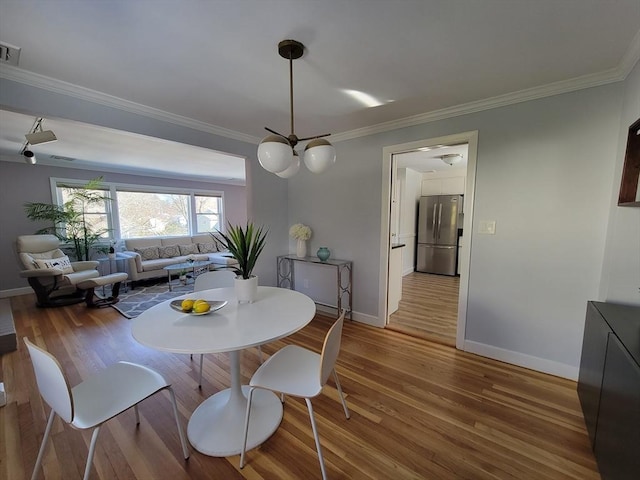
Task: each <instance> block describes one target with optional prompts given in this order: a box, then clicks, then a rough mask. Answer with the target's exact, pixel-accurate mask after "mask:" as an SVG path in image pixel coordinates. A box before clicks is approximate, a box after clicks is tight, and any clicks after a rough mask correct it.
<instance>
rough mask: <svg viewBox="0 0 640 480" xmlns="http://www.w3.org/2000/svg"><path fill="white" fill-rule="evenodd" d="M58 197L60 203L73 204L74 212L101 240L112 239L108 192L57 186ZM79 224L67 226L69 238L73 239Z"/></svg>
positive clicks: (81, 187) (63, 185) (79, 187)
mask: <svg viewBox="0 0 640 480" xmlns="http://www.w3.org/2000/svg"><path fill="white" fill-rule="evenodd" d="M56 190H57V192H56V193H57V197H58V199H59V202H60V203H63V204H65V203H68V202H72V205H73V210H74V211H75V212H77V214H78V217H79V218H80V219H82V221H83V223H86V224H87V225H90V226H91V229H92V231H93V232H96V233H97V234H98V235H99V236H100V238H104V239H105V240H107V239H109V238H110V237H111V235H110V231H111V225H110V222H109V212H110V209H109V205H108V204H109V196H108V193H109V192H108V191H107V190H87V189H85V188H84V187H83V186H75V185H66V184H61V185H58V186H57V189H56ZM80 225H81V224H80V223H78V222H74V223H69V224H67V225H66V229H67V236H69V237H73V236H75V235H74V232H72V230H73V229H75V228H79V226H80Z"/></svg>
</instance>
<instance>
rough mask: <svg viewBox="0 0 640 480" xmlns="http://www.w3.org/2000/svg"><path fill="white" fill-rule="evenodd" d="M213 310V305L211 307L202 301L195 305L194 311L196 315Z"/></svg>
mask: <svg viewBox="0 0 640 480" xmlns="http://www.w3.org/2000/svg"><path fill="white" fill-rule="evenodd" d="M209 310H211V305H209V304H208V303H207V302H206V301H204V300H201V301H200V302H196V303H194V304H193V311H194V312H195V313H204V312H208V311H209Z"/></svg>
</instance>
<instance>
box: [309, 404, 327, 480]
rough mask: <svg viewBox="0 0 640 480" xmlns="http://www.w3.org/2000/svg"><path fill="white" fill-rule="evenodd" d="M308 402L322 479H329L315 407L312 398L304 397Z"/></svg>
mask: <svg viewBox="0 0 640 480" xmlns="http://www.w3.org/2000/svg"><path fill="white" fill-rule="evenodd" d="M304 401H305V402H307V408H308V409H309V418H310V419H311V429H312V430H313V438H314V439H315V441H316V450H317V451H318V461H319V462H320V470H321V471H322V480H327V472H326V471H325V469H324V457H323V456H322V447H321V446H320V438H319V437H318V429H317V428H316V418H315V416H314V415H313V407H312V406H311V400H310V399H308V398H305V399H304Z"/></svg>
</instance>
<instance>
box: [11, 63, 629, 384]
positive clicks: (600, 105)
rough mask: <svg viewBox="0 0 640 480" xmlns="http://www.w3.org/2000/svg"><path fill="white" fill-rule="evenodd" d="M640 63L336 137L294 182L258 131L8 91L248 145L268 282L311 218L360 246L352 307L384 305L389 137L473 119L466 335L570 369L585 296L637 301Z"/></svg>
mask: <svg viewBox="0 0 640 480" xmlns="http://www.w3.org/2000/svg"><path fill="white" fill-rule="evenodd" d="M638 68H639V67H638V66H636V69H635V71H634V72H633V73H632V75H631V76H630V77H629V79H628V80H627V81H625V82H620V83H617V84H611V85H606V86H602V87H597V88H591V89H587V90H582V91H578V92H573V93H569V94H565V95H558V96H554V97H550V98H545V99H540V100H536V101H530V102H526V103H521V104H517V105H512V106H508V107H503V108H499V109H494V110H490V111H485V112H480V113H475V114H470V115H464V116H459V117H455V118H451V119H446V120H442V121H437V122H431V123H427V124H423V125H419V126H414V127H409V128H404V129H400V130H396V131H391V132H385V133H381V134H377V135H371V136H368V137H361V138H356V139H353V140H348V141H343V142H338V143H337V144H336V148H337V154H338V160H337V163H336V165H335V166H334V167H333V168H332V169H330V170H328V171H327V172H325V173H323V174H321V175H313V174H311V173H309V172H308V171H306V170H304V169H301V172H300V173H299V174H298V175H297V176H295V177H294V178H293V179H291V180H290V181H288V182H286V181H283V180H281V179H279V178H278V177H276V176H275V175H271V174H268V173H267V172H265V171H264V170H262V169H261V168H260V167H259V166H258V164H257V161H256V159H255V149H256V146H255V145H250V144H245V143H242V142H237V141H233V140H229V139H223V138H220V137H215V136H213V135H209V134H205V133H203V132H199V131H195V130H190V129H187V128H184V127H176V126H174V125H170V124H168V123H164V122H161V121H158V120H155V119H146V118H142V117H140V116H137V115H134V114H130V113H128V112H120V111H116V110H114V109H111V108H108V107H103V106H100V105H95V104H91V103H89V102H86V101H82V100H78V99H75V98H71V97H65V96H63V95H59V94H55V93H49V92H43V91H40V90H38V89H36V88H32V87H27V86H22V85H15V84H14V85H8V86H7V84H10V83H11V82H3V88H2V89H0V104H3V105H7V106H13V108H15V109H20V110H23V111H24V110H28V111H31V112H36V113H42V114H44V116H47V115H55V116H61V117H64V118H70V119H72V120H78V121H85V122H88V123H94V124H99V125H105V126H108V127H111V128H119V129H123V130H130V131H134V132H136V133H142V134H147V135H155V136H159V137H162V138H167V139H169V140H174V141H181V142H185V143H191V144H193V145H199V146H204V147H208V148H215V149H217V150H222V151H227V152H230V153H235V154H240V155H243V156H245V157H247V158H248V160H249V162H248V163H249V166H248V170H249V171H248V181H247V203H248V210H249V217H250V218H253V219H254V220H256V221H258V222H259V223H263V224H265V225H267V226H268V227H269V229H270V237H269V244H268V250H267V251H266V252H265V254H264V256H263V260H262V262H261V263H260V264H259V266H258V275H260V277H261V283H262V284H267V285H268V284H273V283H274V282H275V273H274V270H275V256H276V255H277V254H280V253H285V252H286V251H288V250H290V249H291V251H293V249H292V244H290V240H289V238H288V235H287V233H288V228H289V226H290V225H291V224H293V223H296V222H302V223H305V224H308V225H310V226H311V228H312V229H313V232H314V236H313V238H312V239H311V241H310V245H309V251H310V252H312V253H313V252H315V250H316V249H317V248H318V246H320V245H325V246H329V247H330V248H331V250H332V255H333V256H334V257H336V258H347V259H351V260H353V262H354V310H355V314H356V318H357V317H358V316H367V317H378V316H379V315H381V313H380V312H378V296H379V293H378V287H379V276H380V271H379V268H380V266H379V252H380V231H381V223H380V222H381V220H380V218H381V207H382V149H383V147H385V146H389V145H396V144H400V143H405V142H410V141H415V140H421V139H428V138H434V137H439V136H444V135H451V134H456V133H460V132H467V131H473V130H478V132H479V146H478V158H477V177H476V186H475V209H474V217H475V222H474V228H473V229H472V230H473V231H472V232H471V235H470V237H469V236H467V235H468V234H467V233H465V237H466V238H467V241H469V239H470V240H471V261H470V276H469V293H468V316H467V323H466V325H467V329H466V342H465V348H466V349H468V350H471V351H476V352H479V353H482V354H485V355H488V356H492V357H495V358H501V359H503V360H507V361H512V362H513V363H519V364H521V365H527V366H530V367H531V368H537V369H539V370H543V371H550V372H554V373H558V374H560V375H564V376H569V377H571V376H575V373H576V371H577V365H578V362H579V358H580V346H581V341H582V328H583V324H584V313H585V306H586V302H587V300H591V299H600V300H606V299H615V300H618V301H624V302H626V303H632V304H640V298H638V288H637V287H638V286H640V285H639V283H640V282H638V272H640V259H638V253H637V250H638V245H639V242H640V240H639V234H638V215H639V212H640V209H625V210H624V213H621V212H622V211H623V210H622V209H620V208H618V207H615V206H614V205H615V204H614V198H615V197H617V189H618V186H619V182H620V168H621V167H620V166H621V162H622V155H623V151H624V147H622V146H621V142H622V140H621V130H622V129H623V128H624V130H625V132H626V128H628V125H629V124H630V123H631V121H632V120H633V119H634V118H637V117H638V116H640V115H639V114H638V113H639V112H638V101H637V99H638V97H639V96H640V86H639V85H638V84H639V81H638V75H639V74H638ZM7 87H8V88H7ZM625 135H626V133H625ZM27 171H28V170H27ZM3 181H4V180H3ZM0 186H1V185H0ZM38 195H40V193H38ZM468 200H469V199H468ZM3 201H4V199H3ZM16 218H17V217H16V214H15V213H12V214H11V215H10V216H9V218H8V219H5V217H2V219H3V221H2V222H3V223H2V224H3V225H5V224H6V222H7V221H8V222H9V223H11V222H16V221H18V220H16ZM478 220H496V222H497V232H496V235H494V236H485V235H479V234H478V233H477V228H476V227H475V225H477V221H478ZM15 230H16V229H14V231H15ZM3 232H4V229H3ZM1 252H2V253H1V254H2V255H3V259H5V257H4V256H6V255H7V250H6V248H5V249H2V250H1ZM603 271H604V272H605V273H606V275H604V274H603ZM634 282H635V283H634ZM628 284H629V285H631V286H630V287H628V286H627V285H628ZM599 292H600V293H599ZM378 320H379V321H380V322H383V319H378Z"/></svg>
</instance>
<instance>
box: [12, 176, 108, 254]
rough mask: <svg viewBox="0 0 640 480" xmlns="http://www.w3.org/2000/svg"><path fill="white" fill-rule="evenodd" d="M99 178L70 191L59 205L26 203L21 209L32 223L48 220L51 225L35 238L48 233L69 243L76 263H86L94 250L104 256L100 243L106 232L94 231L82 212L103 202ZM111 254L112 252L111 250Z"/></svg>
mask: <svg viewBox="0 0 640 480" xmlns="http://www.w3.org/2000/svg"><path fill="white" fill-rule="evenodd" d="M101 183H102V177H98V178H95V179H93V180H90V181H89V182H88V183H87V184H86V185H85V186H84V187H82V188H77V189H73V193H72V194H71V196H70V198H69V200H67V201H66V202H65V203H64V204H63V205H57V204H51V203H40V202H30V203H26V204H25V206H24V208H25V211H26V214H27V218H29V219H30V220H34V221H42V220H45V221H50V222H52V223H53V226H48V227H45V228H41V229H40V230H38V231H37V232H36V234H37V235H41V234H45V233H51V234H53V235H55V236H56V237H58V238H59V239H60V241H62V242H64V243H67V244H69V248H70V249H71V250H72V252H73V256H75V258H76V260H90V259H91V256H92V254H93V252H94V251H99V252H102V253H107V251H108V247H105V246H104V244H103V245H102V246H101V245H100V243H101V242H103V241H104V240H106V238H105V234H106V233H107V232H109V230H108V229H104V228H95V227H94V226H93V225H91V223H90V222H89V220H88V218H87V216H86V213H87V212H88V211H90V209H91V207H92V206H93V205H100V204H101V203H104V201H105V199H108V197H106V196H105V194H103V193H102V192H96V190H101V189H100V186H101ZM114 253H115V251H114Z"/></svg>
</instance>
